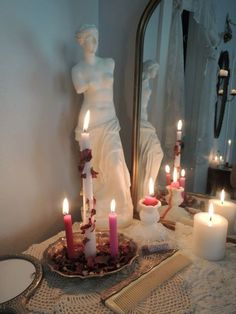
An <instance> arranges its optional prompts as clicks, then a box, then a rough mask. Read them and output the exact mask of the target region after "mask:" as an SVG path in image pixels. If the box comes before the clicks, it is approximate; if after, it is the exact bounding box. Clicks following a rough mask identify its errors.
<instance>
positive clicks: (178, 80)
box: [132, 0, 236, 205]
mask: <svg viewBox="0 0 236 314" xmlns="http://www.w3.org/2000/svg"><path fill="white" fill-rule="evenodd" d="M227 5H229V7H228V8H227ZM227 5H226V7H224V9H223V11H222V10H221V9H220V4H217V3H216V2H212V1H195V2H194V5H193V1H181V0H173V1H165V0H162V1H161V0H151V1H150V2H149V3H148V5H147V7H146V9H145V11H144V12H143V15H142V17H141V20H140V23H139V26H138V30H137V39H136V61H135V62H136V64H135V86H134V148H133V177H132V195H133V201H134V204H135V205H136V204H137V203H138V200H139V199H140V198H142V197H144V196H145V195H146V194H148V180H149V178H150V177H152V178H153V180H154V182H155V189H156V191H158V190H159V189H163V188H164V187H165V184H166V174H165V166H166V165H167V164H168V165H169V166H170V168H171V171H172V170H173V162H174V147H175V143H176V137H177V123H178V121H179V120H180V119H181V120H182V122H183V128H182V146H181V168H184V169H185V170H186V190H187V191H189V192H193V193H203V194H205V193H212V195H213V193H216V192H217V191H216V189H214V190H209V186H208V188H207V185H209V182H208V181H209V169H210V168H212V169H213V170H214V169H217V170H222V176H223V177H225V178H224V179H225V180H228V181H229V174H230V171H231V165H232V164H233V163H235V161H236V149H235V146H236V143H235V141H234V138H235V135H236V127H235V122H234V121H235V118H236V104H235V101H236V100H235V98H234V96H233V95H231V94H230V92H231V91H233V90H234V89H235V88H236V65H235V64H236V49H235V47H236V42H234V41H235V39H234V36H233V38H232V42H224V41H223V39H222V38H223V33H224V31H225V28H224V27H225V25H224V23H225V17H226V13H227V11H230V10H231V9H232V6H235V3H233V1H230V0H229V1H228V2H227ZM216 17H217V18H216ZM223 50H228V51H229V59H230V65H229V67H231V77H230V80H229V82H228V95H226V94H225V95H224V97H226V105H225V110H224V116H223V117H222V127H221V131H220V134H219V136H218V138H217V139H216V138H215V136H214V118H215V103H216V99H217V97H219V96H220V95H219V93H218V92H220V91H218V92H217V93H216V86H217V80H218V77H219V73H220V70H222V69H220V68H219V64H218V59H219V57H220V54H221V52H222V51H223ZM223 70H224V69H223ZM234 85H235V86H234ZM226 93H227V91H226ZM229 141H230V145H229ZM220 156H221V157H220ZM227 158H228V160H227ZM226 177H227V178H226ZM225 182H226V181H225ZM222 184H223V183H222ZM224 184H226V183H224ZM226 185H227V184H226ZM224 187H225V188H226V190H227V189H228V190H227V191H228V193H229V197H231V198H233V197H234V193H233V191H232V190H231V188H230V186H229V187H227V186H224Z"/></svg>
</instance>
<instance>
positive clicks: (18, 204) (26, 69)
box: [0, 0, 98, 254]
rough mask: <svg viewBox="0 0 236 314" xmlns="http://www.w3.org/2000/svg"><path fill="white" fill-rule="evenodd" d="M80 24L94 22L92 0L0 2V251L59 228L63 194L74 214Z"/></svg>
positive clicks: (76, 213) (95, 3)
mask: <svg viewBox="0 0 236 314" xmlns="http://www.w3.org/2000/svg"><path fill="white" fill-rule="evenodd" d="M82 23H95V24H98V1H97V0H86V1H83V0H69V1H68V0H40V1H39V0H20V1H19V0H1V1H0V254H3V253H10V252H15V251H21V250H23V249H26V248H27V247H28V245H29V244H31V243H34V242H40V241H41V240H42V239H45V238H47V237H48V236H49V235H52V234H54V233H55V232H57V231H59V230H61V229H62V221H63V218H62V210H61V205H62V200H63V198H64V196H65V195H67V196H68V198H69V200H70V201H71V206H72V213H73V216H74V218H75V219H77V220H78V218H79V212H80V211H79V209H78V207H79V202H80V198H79V190H80V183H79V175H78V172H77V162H78V161H77V157H78V154H77V145H76V143H75V141H74V132H73V130H74V128H75V125H76V120H77V115H78V110H79V97H77V96H76V94H75V92H74V89H73V86H72V82H71V77H70V71H71V68H72V66H73V65H74V64H75V63H76V62H77V61H78V60H79V58H80V57H81V50H80V49H79V48H78V47H77V44H76V41H75V36H74V35H75V31H76V30H77V29H78V27H79V25H80V24H82Z"/></svg>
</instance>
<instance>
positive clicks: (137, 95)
mask: <svg viewBox="0 0 236 314" xmlns="http://www.w3.org/2000/svg"><path fill="white" fill-rule="evenodd" d="M161 1H162V0H150V1H149V2H148V4H147V6H146V7H145V9H144V11H143V14H142V16H141V18H140V20H139V24H138V29H137V32H136V42H135V59H134V60H135V65H134V99H133V134H132V138H133V146H132V181H131V195H132V200H133V205H134V217H136V215H137V211H136V210H135V208H136V206H137V203H138V199H137V195H138V193H137V192H138V191H137V190H138V175H139V173H138V163H139V153H138V147H139V137H140V132H139V124H140V116H141V104H140V102H141V92H142V70H143V51H144V35H145V31H146V28H147V24H148V22H149V20H150V18H151V16H152V13H153V12H154V10H155V9H156V7H157V6H158V5H159V3H160V2H161Z"/></svg>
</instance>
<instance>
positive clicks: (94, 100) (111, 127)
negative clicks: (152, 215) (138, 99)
mask: <svg viewBox="0 0 236 314" xmlns="http://www.w3.org/2000/svg"><path fill="white" fill-rule="evenodd" d="M77 39H78V42H79V44H80V45H81V46H82V48H83V51H84V60H83V61H80V62H79V63H78V64H77V65H75V66H74V67H73V69H72V80H73V83H74V87H75V89H76V91H77V93H78V94H81V93H83V96H84V99H83V103H82V107H81V110H80V114H79V118H78V125H77V127H76V130H75V138H76V140H77V141H80V136H81V130H82V127H83V120H84V116H85V114H86V112H87V110H90V117H91V118H90V123H89V133H90V140H91V148H92V155H93V159H92V164H93V168H94V170H96V171H98V173H99V175H98V177H97V178H96V179H95V180H93V188H94V196H95V198H96V212H97V213H96V221H97V223H96V226H97V227H98V228H104V227H107V224H108V213H109V212H110V202H111V200H112V198H114V199H115V201H116V212H117V215H118V225H119V226H120V227H125V226H127V225H129V224H130V223H131V221H132V217H133V206H132V201H131V196H130V176H129V172H128V169H127V166H126V163H125V159H124V153H123V148H122V144H121V140H120V135H119V131H120V126H119V122H118V120H117V117H116V112H115V107H114V103H113V72H114V67H115V63H114V60H113V59H103V58H100V57H97V56H96V54H95V53H96V51H97V47H98V31H97V28H96V27H95V26H94V25H84V26H82V27H81V29H80V31H79V32H78V33H77Z"/></svg>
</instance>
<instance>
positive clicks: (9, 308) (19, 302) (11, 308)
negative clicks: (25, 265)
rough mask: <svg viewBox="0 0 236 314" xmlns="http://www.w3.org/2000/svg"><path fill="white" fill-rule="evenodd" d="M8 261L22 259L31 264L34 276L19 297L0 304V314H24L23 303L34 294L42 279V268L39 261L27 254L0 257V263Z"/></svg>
mask: <svg viewBox="0 0 236 314" xmlns="http://www.w3.org/2000/svg"><path fill="white" fill-rule="evenodd" d="M8 259H23V260H26V261H28V262H30V263H32V264H33V265H34V267H35V276H34V279H33V281H32V282H31V284H30V285H29V286H28V287H27V288H26V289H25V290H24V291H22V292H21V293H20V294H19V295H17V296H15V297H14V298H12V299H9V300H8V301H6V302H3V303H0V313H9V314H11V313H12V314H13V313H25V308H24V306H25V303H26V302H27V300H28V299H29V298H30V297H31V296H32V295H33V294H34V292H35V289H36V288H37V287H38V286H39V284H40V282H41V280H42V278H43V268H42V265H41V263H40V261H39V260H38V259H37V258H35V257H33V256H31V255H28V254H12V255H3V256H0V261H4V260H8Z"/></svg>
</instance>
